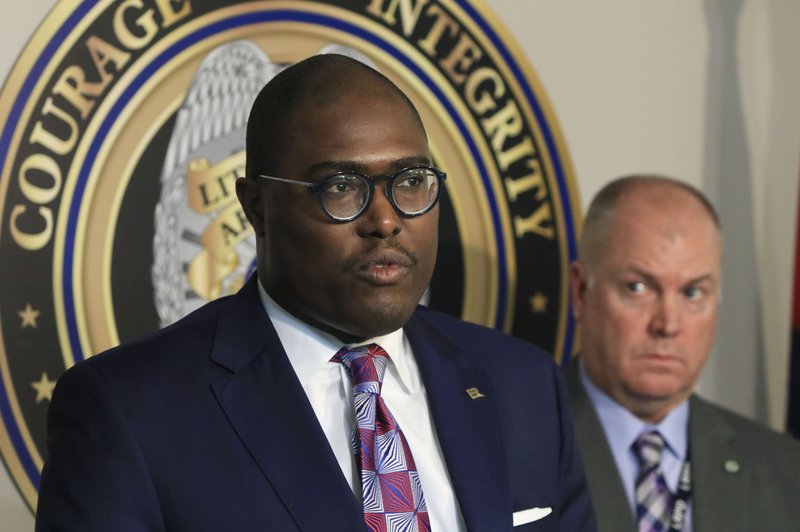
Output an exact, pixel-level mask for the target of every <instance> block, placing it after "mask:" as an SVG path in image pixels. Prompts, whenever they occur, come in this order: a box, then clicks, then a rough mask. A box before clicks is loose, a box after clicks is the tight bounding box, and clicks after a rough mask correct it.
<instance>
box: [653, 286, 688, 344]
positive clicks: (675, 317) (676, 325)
mask: <svg viewBox="0 0 800 532" xmlns="http://www.w3.org/2000/svg"><path fill="white" fill-rule="evenodd" d="M654 305H655V306H654V308H653V315H652V318H651V319H650V334H652V335H654V336H661V337H672V336H675V335H677V334H678V333H679V332H680V330H681V320H682V315H681V306H680V301H679V299H678V297H677V296H675V295H670V294H664V295H662V296H661V297H659V298H658V299H657V300H656V302H655V303H654Z"/></svg>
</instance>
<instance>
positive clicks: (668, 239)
mask: <svg viewBox="0 0 800 532" xmlns="http://www.w3.org/2000/svg"><path fill="white" fill-rule="evenodd" d="M727 245H735V243H729V244H727ZM721 256H722V235H721V233H720V226H719V219H718V217H717V214H716V212H715V210H714V208H713V206H712V205H711V204H710V203H709V201H708V200H707V199H706V198H705V197H704V196H703V194H702V193H701V192H699V191H698V190H696V189H694V188H693V187H691V186H690V185H687V184H685V183H682V182H679V181H676V180H673V179H670V178H666V177H660V176H648V175H638V176H630V177H624V178H621V179H618V180H615V181H613V182H611V183H609V184H608V185H606V186H605V187H604V188H603V189H602V190H601V191H600V192H599V193H598V194H597V196H596V197H595V198H594V200H593V201H592V203H591V205H590V207H589V211H588V214H587V216H586V221H585V223H584V228H583V236H582V240H581V246H580V259H579V260H578V261H576V262H575V263H574V264H573V266H572V274H571V288H572V295H571V297H572V304H573V310H574V315H575V318H576V319H577V321H578V322H579V324H580V326H581V328H582V339H581V346H582V347H581V354H580V356H579V357H578V358H577V363H573V364H572V365H570V366H569V367H568V368H567V370H566V377H567V386H568V390H569V394H570V399H571V402H572V407H573V413H574V416H575V417H574V419H575V430H576V437H577V439H578V444H579V448H580V450H581V453H582V456H583V459H584V464H585V467H586V474H587V477H588V480H589V487H590V492H591V495H592V499H593V502H594V506H595V510H596V513H597V520H598V529H599V530H600V531H605V532H625V531H628V530H631V531H633V530H638V531H640V532H645V531H647V532H649V531H666V530H683V531H692V530H693V531H694V532H712V531H714V532H716V531H722V530H724V531H726V532H730V531H742V532H745V531H748V532H750V531H754V530H794V529H797V527H798V523H800V443H798V442H796V441H794V440H793V439H791V438H789V437H788V436H785V435H781V434H778V433H775V432H773V431H771V430H769V429H768V428H766V427H763V426H761V425H759V424H756V423H754V422H752V421H749V420H747V419H745V418H743V417H741V416H739V415H736V414H734V413H732V412H730V411H728V410H725V409H723V408H721V407H719V406H715V405H713V404H711V403H709V402H707V401H705V400H703V399H701V398H700V397H698V396H697V395H695V394H694V393H693V390H694V387H695V384H696V383H697V379H698V377H699V376H700V372H701V371H702V369H703V365H704V364H705V362H706V359H707V357H708V354H709V351H710V350H711V347H712V344H713V341H714V335H715V330H716V319H717V307H718V305H719V304H720V300H721V292H720V260H721ZM725 355H726V354H725V353H720V354H719V356H725Z"/></svg>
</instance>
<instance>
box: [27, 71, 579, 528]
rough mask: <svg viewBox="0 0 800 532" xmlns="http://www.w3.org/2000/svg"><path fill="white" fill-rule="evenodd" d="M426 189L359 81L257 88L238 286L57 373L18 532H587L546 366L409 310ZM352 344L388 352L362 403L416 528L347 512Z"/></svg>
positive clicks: (429, 194) (388, 120)
mask: <svg viewBox="0 0 800 532" xmlns="http://www.w3.org/2000/svg"><path fill="white" fill-rule="evenodd" d="M367 176H370V177H367ZM444 179H445V175H444V173H443V172H441V171H439V170H438V169H435V168H432V167H431V155H430V151H429V149H428V143H427V137H426V135H425V131H424V129H423V126H422V122H421V120H420V117H419V115H418V114H417V112H416V110H415V109H414V107H413V105H412V104H411V102H410V101H409V100H408V99H407V98H406V97H405V96H404V95H403V94H402V93H401V92H400V91H399V89H398V88H397V87H396V86H394V85H393V84H392V83H391V82H390V81H389V80H388V79H386V78H385V77H383V76H382V75H381V74H379V73H377V72H376V71H374V70H372V69H370V68H369V67H366V66H364V65H362V64H361V63H358V62H356V61H354V60H352V59H348V58H345V57H342V56H336V55H325V56H315V57H313V58H310V59H307V60H305V61H302V62H300V63H298V64H296V65H294V66H292V67H290V68H288V69H286V70H284V71H283V72H282V73H280V74H278V75H277V76H276V77H275V78H274V79H273V80H272V81H271V82H270V83H269V84H267V86H266V87H265V88H264V89H263V90H262V92H261V93H260V95H259V96H258V98H257V99H256V102H255V104H254V106H253V110H252V112H251V115H250V119H249V122H248V128H247V177H245V178H242V179H240V180H239V181H238V182H237V194H238V196H239V200H240V202H241V204H242V207H243V209H244V211H245V213H246V215H247V217H248V219H249V221H250V223H251V224H252V226H253V228H254V229H255V233H256V241H257V255H258V274H257V276H253V278H252V279H251V280H250V281H249V282H248V283H247V284H246V285H245V287H244V288H243V289H242V290H241V291H240V292H239V293H238V294H236V295H234V296H232V297H228V298H223V299H220V300H217V301H215V302H212V303H210V304H208V305H206V306H204V307H202V308H201V309H199V310H197V311H196V312H194V313H192V314H190V315H189V316H187V317H186V318H184V319H183V320H181V321H179V322H177V323H176V324H174V325H172V326H170V327H167V328H166V329H164V330H162V331H160V332H158V333H156V334H154V335H152V336H150V337H149V338H145V339H143V340H140V341H138V342H135V343H132V344H128V345H123V346H121V347H118V348H116V349H112V350H111V351H109V352H107V353H104V354H102V355H99V356H96V357H93V358H92V359H90V360H88V361H86V362H84V363H81V364H78V365H76V366H75V367H74V368H72V369H70V370H69V371H68V372H67V373H65V375H64V376H63V377H62V379H61V380H60V381H59V384H58V386H57V389H56V391H55V393H54V396H53V401H52V403H51V407H50V412H49V418H48V443H47V445H48V457H47V461H46V464H45V468H44V471H43V473H42V484H41V490H40V496H39V507H38V512H37V529H38V530H81V531H90V530H103V531H108V530H114V531H125V530H148V531H149V530H191V531H193V532H194V531H203V530H237V531H245V530H261V531H263V530H275V531H297V530H301V531H326V532H328V531H342V532H351V531H357V530H426V529H432V530H434V531H441V532H445V531H446V532H451V531H464V530H470V531H474V532H498V531H503V530H509V531H511V530H520V531H522V530H530V531H533V530H565V531H587V530H594V516H593V512H592V508H591V504H590V501H589V495H588V491H587V487H586V484H585V479H584V474H583V469H582V465H581V463H580V459H579V458H578V455H577V453H576V450H575V442H574V438H573V430H572V420H571V417H570V413H569V410H568V407H567V399H566V393H565V389H564V385H563V382H562V379H561V377H560V372H559V370H558V368H557V367H556V365H555V364H554V362H553V360H552V359H551V357H550V356H548V355H547V354H545V353H544V352H542V351H540V350H538V349H537V348H535V347H533V346H531V345H529V344H526V343H524V342H522V341H519V340H517V339H514V338H511V337H508V336H505V335H503V334H500V333H498V332H495V331H491V330H489V329H486V328H483V327H479V326H476V325H472V324H467V323H464V322H461V321H459V320H456V319H453V318H450V317H446V316H444V315H442V314H439V313H437V312H434V311H432V310H429V309H426V308H424V307H418V306H417V302H418V301H419V300H420V298H421V297H422V294H423V292H424V291H425V289H426V287H427V285H428V283H429V281H430V278H431V273H432V271H433V268H434V263H435V259H436V249H437V223H438V207H437V204H436V202H437V199H438V194H439V191H440V187H441V186H442V182H443V181H444ZM451 183H452V186H458V182H457V180H451ZM365 344H369V345H373V344H377V345H380V346H381V348H382V349H383V350H385V352H386V353H388V357H389V358H388V363H387V369H386V374H385V376H384V377H383V383H382V390H380V388H379V390H380V392H379V393H380V395H381V400H382V401H383V402H384V403H385V406H386V407H387V408H388V410H389V411H390V412H391V414H392V415H393V420H392V421H393V422H394V421H396V424H397V425H398V426H399V427H400V428H401V429H402V432H403V434H404V444H405V445H406V446H407V449H406V450H405V451H404V452H409V453H411V454H413V458H414V460H413V462H414V463H415V464H416V465H415V468H416V471H415V472H414V474H415V475H418V485H417V486H416V487H415V491H414V497H415V501H416V500H417V497H421V495H420V493H421V494H424V501H425V503H424V504H423V505H422V507H421V508H418V509H419V510H420V514H423V513H424V514H426V517H425V520H424V521H423V520H421V518H420V517H421V515H417V512H416V509H415V510H414V511H413V512H411V514H413V515H408V516H403V517H408V519H407V520H401V521H400V522H399V523H398V522H397V521H396V520H393V519H394V517H391V518H390V517H387V516H385V515H380V513H379V514H378V515H376V514H375V513H374V512H373V513H370V514H369V515H367V513H369V512H372V510H370V511H369V512H368V510H367V506H369V503H374V502H375V501H374V500H369V501H363V500H362V498H363V499H367V497H365V496H364V494H365V493H367V492H369V493H370V496H369V498H370V499H371V498H372V497H373V496H374V495H373V492H372V491H370V490H372V489H373V486H366V485H363V484H367V483H362V478H363V477H362V473H363V471H360V470H359V469H360V468H359V467H358V465H357V461H356V459H355V458H354V455H353V452H354V451H353V449H352V448H351V437H353V436H354V435H353V434H351V431H352V428H353V422H354V417H355V414H356V413H358V412H359V410H358V408H359V407H358V405H356V406H354V404H353V402H354V399H353V397H354V391H353V389H352V387H351V382H350V375H349V373H348V368H345V366H344V365H342V364H339V363H338V362H336V361H332V360H331V359H332V358H333V357H334V355H337V352H339V350H340V349H341V348H342V346H343V345H344V346H346V347H353V346H359V345H365ZM370 349H371V348H370ZM356 403H358V401H356ZM359 422H360V421H359ZM355 437H356V438H358V436H355ZM362 438H363V436H362ZM361 445H362V446H361V447H360V448H361V449H365V447H363V443H362V444H361ZM357 448H358V446H357ZM356 452H358V451H356ZM368 452H369V451H368ZM362 458H363V453H362ZM380 458H381V459H382V458H384V457H380ZM377 459H378V458H376V460H377ZM408 462H409V463H410V462H411V461H410V460H408ZM409 469H411V467H409ZM381 482H382V484H381V487H382V488H383V490H384V492H383V503H386V504H388V503H387V499H386V497H388V496H391V495H392V494H391V493H388V492H389V491H391V486H389V485H386V484H383V480H381ZM373 510H374V509H373ZM423 510H424V511H423ZM387 513H388V511H387ZM365 519H366V521H367V522H369V523H370V524H369V526H368V525H367V524H365ZM376 519H377V520H378V521H376ZM428 527H429V528H428Z"/></svg>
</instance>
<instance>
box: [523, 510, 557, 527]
mask: <svg viewBox="0 0 800 532" xmlns="http://www.w3.org/2000/svg"><path fill="white" fill-rule="evenodd" d="M551 513H553V509H552V508H550V507H549V506H548V507H547V508H528V509H527V510H520V511H519V512H514V526H520V525H527V524H528V523H533V522H534V521H538V520H539V519H541V518H543V517H547V516H548V515H550V514H551Z"/></svg>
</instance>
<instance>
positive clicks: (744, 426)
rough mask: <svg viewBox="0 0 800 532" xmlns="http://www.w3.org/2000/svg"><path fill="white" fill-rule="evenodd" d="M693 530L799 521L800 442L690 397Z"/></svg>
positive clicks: (778, 526)
mask: <svg viewBox="0 0 800 532" xmlns="http://www.w3.org/2000/svg"><path fill="white" fill-rule="evenodd" d="M689 412H690V414H689V434H690V435H689V440H690V452H691V453H692V464H693V473H692V479H693V484H694V509H693V510H692V511H693V513H694V514H693V515H694V518H693V519H694V524H695V530H696V531H698V532H703V531H705V530H733V531H739V530H741V531H748V530H791V529H792V528H793V527H796V526H797V523H800V504H798V501H800V499H799V498H798V497H799V496H800V442H798V441H797V440H794V439H793V438H791V437H790V436H788V435H785V434H779V433H777V432H775V431H773V430H770V429H769V428H767V427H765V426H763V425H761V424H759V423H756V422H754V421H751V420H749V419H747V418H744V417H742V416H740V415H738V414H735V413H733V412H731V411H730V410H727V409H725V408H722V407H720V406H717V405H714V404H712V403H710V402H708V401H705V400H703V399H701V398H700V397H697V396H693V397H692V398H691V399H690V407H689Z"/></svg>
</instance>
